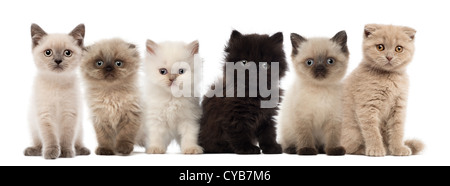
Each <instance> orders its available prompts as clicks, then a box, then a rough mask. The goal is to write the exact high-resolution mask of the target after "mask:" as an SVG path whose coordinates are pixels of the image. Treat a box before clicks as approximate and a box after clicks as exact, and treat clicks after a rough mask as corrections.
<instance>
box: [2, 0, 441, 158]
mask: <svg viewBox="0 0 450 186" xmlns="http://www.w3.org/2000/svg"><path fill="white" fill-rule="evenodd" d="M448 7H449V4H448V3H446V2H445V1H421V2H417V1H391V0H387V1H386V0H378V1H342V0H341V1H299V0H296V1H282V0H278V1H245V2H244V1H242V0H238V1H236V0H227V1H134V0H128V1H91V0H89V1H85V0H77V1H59V0H55V1H47V0H38V1H0V24H1V29H0V64H1V66H0V87H1V90H0V165H212V166H214V165H450V155H449V154H450V148H449V146H450V145H449V142H450V122H449V119H448V118H449V113H448V112H449V109H448V105H449V104H450V101H449V97H450V91H449V88H448V87H449V83H448V81H449V80H450V73H449V69H450V62H449V60H448V57H449V52H450V47H449V43H450V39H449V38H450V37H449V34H448V32H449V30H450V29H449V27H450V26H449V23H448V18H449V17H450V13H449V11H448ZM31 23H37V24H39V25H40V26H41V27H42V28H43V29H44V30H45V31H47V32H48V33H68V32H70V31H71V30H72V29H73V28H74V27H75V26H76V25H78V24H79V23H84V24H85V25H86V37H85V43H86V45H90V44H92V43H94V42H95V41H98V40H100V39H106V38H111V37H121V38H123V39H125V40H127V41H129V42H133V43H135V44H137V45H138V47H139V48H140V51H141V52H142V54H144V52H145V50H144V49H145V45H144V44H145V40H146V39H152V40H154V41H156V42H161V41H165V40H181V41H185V42H190V41H193V40H195V39H198V40H199V41H200V54H201V56H202V57H203V58H204V60H205V64H204V78H205V79H206V80H213V79H214V78H215V77H216V76H217V75H218V74H220V73H221V72H220V70H219V69H220V68H221V63H222V59H223V48H224V45H225V44H226V42H227V40H228V38H229V35H230V33H231V31H232V29H237V30H239V31H240V32H242V33H244V34H246V33H263V34H273V33H275V32H278V31H282V32H283V33H284V48H285V52H286V54H287V55H286V56H287V59H288V62H289V63H290V53H291V44H290V40H289V34H290V33H291V32H296V33H298V34H300V35H302V36H305V37H316V36H323V37H332V36H333V35H334V34H335V33H337V32H338V31H340V30H346V31H347V35H348V46H349V50H350V53H351V54H350V66H349V69H348V73H349V72H350V71H351V70H353V69H354V68H355V67H356V66H357V64H358V63H359V62H360V60H361V56H362V55H361V54H362V51H361V43H362V34H363V27H364V25H365V24H368V23H382V24H395V25H405V26H410V27H412V28H415V29H416V30H417V34H416V52H415V57H414V59H413V62H412V63H411V64H410V66H409V67H408V73H409V75H410V91H409V102H408V113H407V119H406V127H405V137H406V138H417V139H421V140H422V141H423V142H424V143H425V144H426V149H425V150H424V152H423V153H422V154H420V155H416V156H410V157H393V156H387V157H381V158H373V157H365V156H352V155H346V156H342V157H329V156H325V155H318V156H308V157H305V156H297V155H286V154H282V155H234V154H213V155H211V154H208V155H182V154H180V152H179V148H178V146H177V145H174V144H172V145H171V146H170V147H169V152H168V154H164V155H147V154H145V153H143V152H144V149H143V148H139V147H137V148H135V152H134V153H133V154H132V155H131V156H126V157H125V156H109V157H105V156H97V155H95V154H94V153H93V152H94V151H95V148H96V145H97V142H96V139H95V133H94V131H93V127H92V123H91V121H90V120H89V118H88V115H89V112H88V109H87V108H86V107H85V110H84V113H85V114H84V115H85V118H84V123H83V127H84V129H85V130H84V133H85V137H84V142H85V144H86V145H87V147H88V148H89V149H90V150H91V155H89V156H78V157H75V158H71V159H57V160H44V158H43V157H25V156H24V155H23V150H24V149H25V148H26V147H27V146H29V145H30V144H31V139H30V133H29V129H28V124H27V120H26V116H27V108H28V106H29V104H30V102H29V98H30V95H31V86H32V81H33V78H34V75H35V72H36V70H35V66H34V63H33V61H32V55H31V37H30V25H31ZM142 56H144V55H142ZM292 75H293V74H292V73H288V76H287V77H285V78H284V79H283V80H282V86H283V87H285V88H287V87H289V84H290V82H291V80H292V78H293V77H292ZM83 101H84V100H83ZM83 103H84V104H85V102H83Z"/></svg>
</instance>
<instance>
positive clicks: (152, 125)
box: [144, 40, 203, 154]
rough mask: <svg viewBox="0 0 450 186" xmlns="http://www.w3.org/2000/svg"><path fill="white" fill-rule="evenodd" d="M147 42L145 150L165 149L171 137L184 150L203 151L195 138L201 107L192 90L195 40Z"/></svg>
mask: <svg viewBox="0 0 450 186" xmlns="http://www.w3.org/2000/svg"><path fill="white" fill-rule="evenodd" d="M146 46H147V54H146V59H145V70H144V71H145V74H146V81H145V84H146V86H147V87H146V90H147V92H146V93H145V96H146V99H145V100H146V106H147V107H146V116H147V119H146V126H147V130H146V132H147V135H146V136H149V139H148V142H147V143H146V146H147V147H146V153H148V154H161V153H165V152H166V150H167V146H168V145H169V144H170V142H171V141H172V140H173V139H175V140H176V141H177V142H178V144H179V145H180V146H181V151H182V153H184V154H199V153H202V152H203V150H202V148H201V147H200V146H199V145H198V142H197V141H198V133H199V118H200V116H201V108H200V105H199V98H198V97H194V96H193V95H194V92H193V91H192V90H194V89H195V88H194V86H193V85H194V81H193V77H194V55H195V54H198V49H199V43H198V41H194V42H192V43H189V44H185V43H182V42H164V43H159V44H157V43H155V42H153V41H151V40H147V43H146ZM183 87H184V89H183ZM186 87H187V88H186ZM175 88H179V91H176V90H175ZM187 89H190V90H191V92H190V95H189V94H187V95H186V94H184V95H182V93H183V92H184V91H186V90H187ZM181 90H183V91H181ZM188 93H189V92H188Z"/></svg>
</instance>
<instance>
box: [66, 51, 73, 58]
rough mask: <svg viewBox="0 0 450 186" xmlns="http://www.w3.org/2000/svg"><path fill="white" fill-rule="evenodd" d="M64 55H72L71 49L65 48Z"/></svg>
mask: <svg viewBox="0 0 450 186" xmlns="http://www.w3.org/2000/svg"><path fill="white" fill-rule="evenodd" d="M64 55H65V56H66V57H70V56H72V51H70V50H64Z"/></svg>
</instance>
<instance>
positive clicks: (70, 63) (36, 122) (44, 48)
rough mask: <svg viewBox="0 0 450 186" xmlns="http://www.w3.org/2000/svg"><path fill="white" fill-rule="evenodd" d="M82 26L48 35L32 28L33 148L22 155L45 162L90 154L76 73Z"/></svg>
mask: <svg viewBox="0 0 450 186" xmlns="http://www.w3.org/2000/svg"><path fill="white" fill-rule="evenodd" d="M84 31H85V28H84V25H83V24H80V25H78V26H77V27H75V29H73V30H72V32H70V33H69V34H47V33H46V32H45V31H44V30H43V29H42V28H41V27H39V26H38V25H37V24H32V25H31V38H32V51H33V57H34V62H35V65H36V67H37V69H38V73H37V76H36V78H35V81H34V87H33V96H32V103H31V109H30V113H29V123H30V128H31V134H32V138H33V146H31V147H28V148H27V149H25V152H24V154H25V156H41V155H42V151H43V153H44V158H45V159H56V158H58V157H65V158H71V157H74V156H75V155H89V154H90V152H89V149H87V148H86V147H84V145H83V143H82V125H81V121H82V117H81V114H82V111H81V100H80V99H81V96H80V87H79V82H78V77H77V73H76V70H77V69H78V66H79V65H80V60H81V56H82V48H83V39H84Z"/></svg>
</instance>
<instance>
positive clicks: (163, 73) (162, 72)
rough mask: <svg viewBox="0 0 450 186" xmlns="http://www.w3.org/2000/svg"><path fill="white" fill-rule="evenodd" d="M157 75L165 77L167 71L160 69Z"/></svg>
mask: <svg viewBox="0 0 450 186" xmlns="http://www.w3.org/2000/svg"><path fill="white" fill-rule="evenodd" d="M159 73H160V74H161V75H166V74H167V69H165V68H161V69H159Z"/></svg>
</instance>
